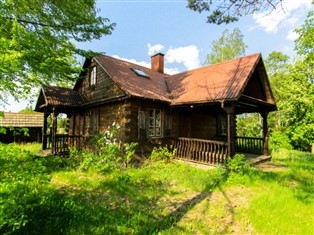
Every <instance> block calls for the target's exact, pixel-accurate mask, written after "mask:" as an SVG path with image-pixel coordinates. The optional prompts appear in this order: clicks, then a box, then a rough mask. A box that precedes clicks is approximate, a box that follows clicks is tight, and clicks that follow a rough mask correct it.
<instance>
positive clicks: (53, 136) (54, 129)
mask: <svg viewBox="0 0 314 235" xmlns="http://www.w3.org/2000/svg"><path fill="white" fill-rule="evenodd" d="M57 124H58V114H57V112H56V110H55V108H53V112H52V133H51V152H52V154H55V153H56V141H57V139H56V135H57Z"/></svg>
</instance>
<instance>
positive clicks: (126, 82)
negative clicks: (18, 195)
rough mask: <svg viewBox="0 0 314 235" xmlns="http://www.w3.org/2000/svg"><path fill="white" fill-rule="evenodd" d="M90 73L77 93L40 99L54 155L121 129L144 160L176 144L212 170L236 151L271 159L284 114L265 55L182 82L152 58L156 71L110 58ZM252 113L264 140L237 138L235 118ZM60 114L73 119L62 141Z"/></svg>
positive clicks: (92, 63) (54, 90) (50, 92)
mask: <svg viewBox="0 0 314 235" xmlns="http://www.w3.org/2000/svg"><path fill="white" fill-rule="evenodd" d="M83 67H84V72H83V73H82V74H81V76H80V77H81V78H80V79H79V80H78V81H77V82H76V84H75V86H74V89H68V88H62V87H55V86H49V87H43V88H42V89H41V92H40V94H39V98H38V101H37V104H36V109H35V110H36V111H40V112H44V113H45V115H44V116H45V118H44V120H45V121H44V131H43V132H44V134H43V135H44V138H43V148H44V149H45V148H51V149H52V153H60V152H62V151H66V150H67V147H68V146H69V145H76V146H81V145H82V142H84V141H85V142H87V141H88V139H89V138H90V137H91V136H93V135H95V134H98V133H104V131H106V129H107V128H108V126H111V124H112V123H113V122H116V123H119V125H120V126H121V129H120V133H119V134H120V136H119V138H121V139H122V140H123V141H125V142H138V143H139V149H138V151H139V152H143V153H145V152H148V151H150V150H151V149H152V146H153V145H154V144H166V143H167V144H169V143H173V144H174V146H175V148H176V149H177V151H176V155H177V157H178V158H182V159H186V160H190V161H196V162H201V163H205V164H216V163H220V162H223V161H224V159H225V158H226V157H227V156H233V155H234V154H235V153H236V152H252V153H256V154H263V153H264V154H267V148H265V139H266V140H267V132H268V131H267V129H268V128H267V115H268V113H269V112H271V111H275V110H276V109H277V107H276V103H275V99H274V97H273V94H272V91H271V88H270V84H269V80H268V77H267V73H266V70H265V67H264V63H263V60H262V57H261V54H260V53H257V54H252V55H249V56H244V57H241V58H237V59H233V60H229V61H225V62H221V63H218V64H213V65H208V66H205V67H201V68H198V69H194V70H191V71H186V72H183V73H179V74H175V75H168V74H165V73H164V55H163V54H161V53H159V54H156V55H154V56H152V57H151V68H146V67H142V66H140V65H137V64H133V63H130V62H127V61H123V60H120V59H116V58H112V57H109V56H105V55H99V56H96V57H94V58H91V59H87V60H86V61H85V63H84V65H83ZM252 112H258V113H260V114H261V116H262V117H263V138H247V137H239V136H237V134H236V115H237V114H242V113H252ZM59 113H66V114H67V116H68V117H69V133H68V135H64V136H57V135H56V126H57V125H56V117H57V116H58V114H59ZM49 115H52V116H53V122H52V123H53V125H52V132H51V133H52V134H51V135H47V134H46V133H47V116H49ZM49 138H50V143H51V145H49V144H48V142H49V141H48V139H49ZM266 147H267V146H266Z"/></svg>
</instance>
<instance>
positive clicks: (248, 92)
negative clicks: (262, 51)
mask: <svg viewBox="0 0 314 235" xmlns="http://www.w3.org/2000/svg"><path fill="white" fill-rule="evenodd" d="M242 95H245V96H249V97H251V98H254V99H257V100H261V101H264V102H267V103H269V104H275V103H276V102H275V98H274V96H273V94H272V91H271V87H270V83H269V79H268V76H267V73H266V70H265V66H264V63H263V61H262V60H260V61H259V62H258V64H257V66H256V67H255V68H254V70H253V73H252V75H251V76H250V77H249V80H248V82H247V84H246V86H245V87H244V90H243V92H242Z"/></svg>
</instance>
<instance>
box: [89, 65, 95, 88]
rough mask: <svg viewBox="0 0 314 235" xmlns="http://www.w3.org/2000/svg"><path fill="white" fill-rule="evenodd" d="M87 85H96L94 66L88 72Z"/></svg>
mask: <svg viewBox="0 0 314 235" xmlns="http://www.w3.org/2000/svg"><path fill="white" fill-rule="evenodd" d="M89 85H90V86H94V85H96V66H94V67H91V68H90V70H89Z"/></svg>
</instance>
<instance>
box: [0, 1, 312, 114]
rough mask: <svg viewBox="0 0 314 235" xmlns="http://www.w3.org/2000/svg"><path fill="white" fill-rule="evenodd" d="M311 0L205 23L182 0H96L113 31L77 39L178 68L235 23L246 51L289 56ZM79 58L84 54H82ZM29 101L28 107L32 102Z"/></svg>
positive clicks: (14, 106)
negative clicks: (162, 60) (99, 36)
mask: <svg viewBox="0 0 314 235" xmlns="http://www.w3.org/2000/svg"><path fill="white" fill-rule="evenodd" d="M311 1H312V0H297V1H296V0H284V2H283V9H284V11H282V10H281V7H280V6H278V11H273V12H271V13H269V14H266V15H265V14H262V13H258V14H254V15H250V16H245V17H243V18H241V19H240V21H239V22H236V23H231V24H228V25H225V24H224V25H219V26H217V25H212V24H208V23H206V16H207V14H206V12H205V13H201V14H200V13H197V12H193V11H191V10H189V9H188V8H186V5H187V1H186V0H159V1H158V0H134V1H133V0H96V2H97V8H99V9H100V12H99V15H101V16H103V17H106V18H108V19H110V22H112V23H116V24H117V25H116V27H115V29H114V31H113V33H112V35H109V36H105V37H103V38H102V39H101V40H97V41H93V42H90V43H84V44H78V46H79V47H81V48H83V49H92V50H95V51H100V52H105V53H106V54H107V55H109V56H114V57H117V58H121V59H124V60H129V61H132V62H134V63H139V64H141V65H144V66H148V67H149V66H150V56H151V55H153V54H155V53H158V52H162V53H164V54H165V72H167V73H177V72H182V71H185V70H189V69H193V68H197V67H200V66H202V63H203V62H204V60H205V58H206V54H208V53H209V52H210V45H211V43H212V42H213V41H214V40H217V39H218V38H219V37H220V36H221V34H222V32H223V31H224V30H225V29H228V30H229V32H231V31H232V30H233V29H234V28H239V29H240V30H241V32H242V34H243V35H244V42H245V43H246V44H247V46H248V48H247V50H246V54H252V53H256V52H261V53H262V56H263V58H264V59H265V58H267V56H268V54H269V53H270V52H272V51H274V50H276V51H281V52H283V53H285V54H288V55H290V56H292V57H293V56H294V55H295V53H294V51H293V49H294V40H295V39H296V38H297V35H296V34H295V33H294V32H293V30H294V29H295V28H298V27H300V25H301V24H302V23H303V22H304V20H305V18H306V15H307V12H308V11H309V10H310V9H311V8H313V5H311ZM81 60H83V58H81ZM35 102H36V101H34V103H33V105H32V106H33V107H34V105H35ZM27 104H28V101H20V102H14V101H13V100H12V99H9V105H7V106H6V107H5V109H4V110H5V111H12V112H15V111H20V110H21V109H23V108H25V107H26V105H27Z"/></svg>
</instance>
